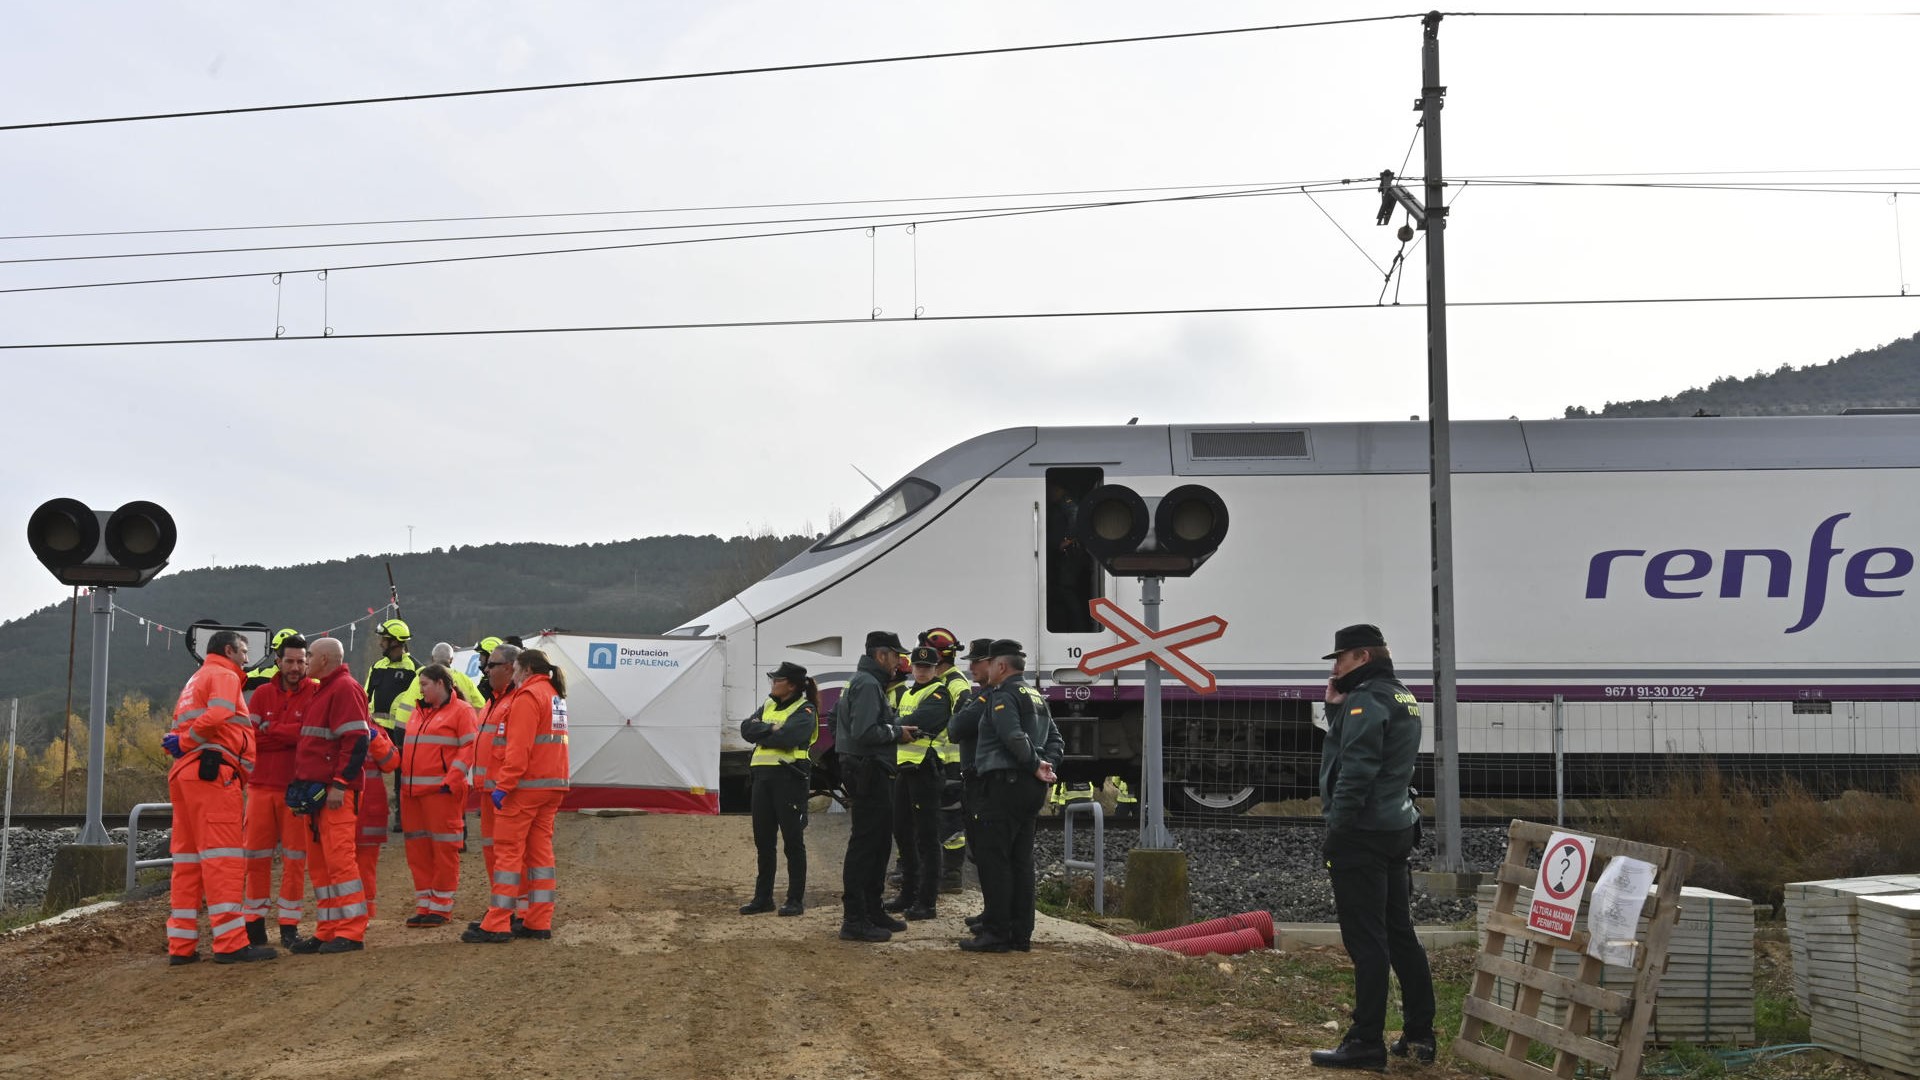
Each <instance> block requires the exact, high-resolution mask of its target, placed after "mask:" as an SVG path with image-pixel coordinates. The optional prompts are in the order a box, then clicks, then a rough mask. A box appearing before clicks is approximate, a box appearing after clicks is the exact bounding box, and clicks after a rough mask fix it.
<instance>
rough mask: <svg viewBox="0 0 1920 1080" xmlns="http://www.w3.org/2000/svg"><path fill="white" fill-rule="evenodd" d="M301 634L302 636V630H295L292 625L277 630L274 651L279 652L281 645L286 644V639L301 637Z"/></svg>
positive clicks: (274, 638) (274, 636)
mask: <svg viewBox="0 0 1920 1080" xmlns="http://www.w3.org/2000/svg"><path fill="white" fill-rule="evenodd" d="M299 636H300V631H298V630H295V629H294V628H293V627H291V626H289V627H287V628H286V629H284V630H279V631H276V632H275V633H274V635H273V646H272V648H273V651H274V652H279V651H280V646H282V645H284V644H286V641H287V639H288V638H290V637H299Z"/></svg>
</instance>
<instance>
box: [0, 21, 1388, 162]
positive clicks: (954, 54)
mask: <svg viewBox="0 0 1920 1080" xmlns="http://www.w3.org/2000/svg"><path fill="white" fill-rule="evenodd" d="M1422 15H1423V13H1422V12H1400V13H1397V14H1390V15H1362V16H1354V17H1351V18H1343V19H1315V20H1311V21H1305V22H1293V23H1270V24H1266V25H1262V26H1237V27H1228V28H1224V29H1214V30H1184V31H1175V32H1171V33H1164V34H1135V35H1131V36H1127V37H1113V38H1090V39H1085V40H1079V41H1055V42H1046V43H1042V44H1037V45H1003V46H995V47H989V48H980V49H954V50H949V51H945V52H931V53H913V54H907V55H898V56H873V57H862V58H859V59H851V60H817V61H811V62H807V63H795V64H769V65H764V66H760V67H739V68H722V69H717V70H710V71H686V72H679V73H675V74H670V75H635V76H629V77H624V78H616V79H581V80H577V81H572V82H555V83H539V84H535V85H531V86H496V87H487V88H484V89H478V90H445V91H439V92H432V93H421V94H392V95H386V96H380V97H358V98H337V99H333V100H328V101H303V102H294V103H290V104H281V105H246V106H239V107H236V108H230V109H192V110H184V111H180V112H161V113H143V114H136V115H126V116H99V117H91V118H87V119H78V120H41V121H35V122H31V123H21V124H0V132H7V131H36V130H45V129H48V128H66V127H86V126H94V125H100V124H132V123H142V122H146V121H152V120H188V119H194V118H200V117H212V116H239V115H244V114H248V113H269V112H292V111H297V110H308V109H336V108H344V107H348V106H359V105H390V104H398V103H401V102H415V101H445V100H451V99H454V98H472V97H494V96H501V95H507V94H536V93H547V92H551V91H556V90H584V89H591V88H595V87H607V86H640V85H644V84H647V83H664V82H687V81H691V80H697V79H723V78H736V77H740V76H746V75H777V74H791V73H794V72H801V71H825V70H829V69H833V68H853V67H873V66H877V65H882V64H907V63H919V62H924V61H930V60H958V59H964V58H968V57H977V56H1010V55H1014V54H1018V53H1038V52H1054V51H1060V50H1065V49H1088V48H1100V47H1105V46H1112V45H1141V44H1146V43H1149V42H1159V41H1189V40H1195V39H1199V38H1214V37H1228V36H1232V35H1236V34H1264V33H1272V32H1275V31H1280V30H1307V29H1313V28H1317V27H1329V26H1356V25H1359V24H1362V23H1380V22H1394V21H1397V20H1402V19H1417V18H1420V17H1422Z"/></svg>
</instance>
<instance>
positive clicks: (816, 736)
mask: <svg viewBox="0 0 1920 1080" xmlns="http://www.w3.org/2000/svg"><path fill="white" fill-rule="evenodd" d="M806 703H807V697H806V695H805V694H797V695H795V696H794V699H793V704H791V705H788V706H787V707H786V708H784V709H782V708H778V707H777V706H776V705H775V703H774V700H773V699H772V698H768V699H767V700H766V703H765V704H763V705H761V706H760V719H761V720H763V721H765V722H766V723H768V724H771V725H773V726H774V727H780V726H781V725H783V724H785V723H786V722H787V718H788V717H790V716H792V715H793V714H794V713H797V712H799V711H800V709H801V707H802V706H804V705H806ZM819 741H820V725H819V724H817V723H816V724H815V725H814V726H813V737H812V738H810V739H808V740H807V746H806V747H801V748H799V749H794V750H775V749H771V748H769V747H765V746H756V747H754V748H753V760H752V761H749V762H748V763H747V765H748V767H749V768H751V767H753V766H755V765H784V764H786V763H787V762H789V761H805V760H807V748H808V747H811V746H813V744H814V743H817V742H819Z"/></svg>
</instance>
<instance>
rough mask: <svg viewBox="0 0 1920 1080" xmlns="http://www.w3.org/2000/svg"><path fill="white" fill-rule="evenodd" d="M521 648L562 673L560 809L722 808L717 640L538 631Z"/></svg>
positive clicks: (722, 666) (721, 670) (722, 662)
mask: <svg viewBox="0 0 1920 1080" xmlns="http://www.w3.org/2000/svg"><path fill="white" fill-rule="evenodd" d="M528 644H529V645H530V646H533V647H536V648H539V649H541V650H542V651H544V652H545V653H546V654H547V656H548V658H549V659H551V660H552V661H553V662H554V664H555V665H556V666H557V667H559V668H560V669H561V670H562V671H564V672H566V676H567V714H568V724H569V730H568V733H567V734H568V738H567V749H568V752H569V757H570V758H571V760H572V765H573V779H572V790H571V791H569V792H568V793H567V801H566V804H565V805H566V807H567V808H568V809H573V810H580V809H590V808H598V807H633V808H640V809H647V810H655V811H662V812H667V813H683V814H717V813H719V812H720V794H719V792H720V725H719V724H717V723H715V721H714V718H715V717H717V716H719V715H721V714H722V712H723V710H724V703H723V694H724V692H725V673H726V659H725V656H724V654H723V653H722V651H721V648H720V644H721V642H720V639H718V638H688V637H594V636H588V635H577V634H543V635H541V636H540V638H539V639H537V640H534V641H529V642H528Z"/></svg>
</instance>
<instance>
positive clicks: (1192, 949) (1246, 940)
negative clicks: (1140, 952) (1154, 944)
mask: <svg viewBox="0 0 1920 1080" xmlns="http://www.w3.org/2000/svg"><path fill="white" fill-rule="evenodd" d="M1266 947H1267V942H1266V939H1265V938H1262V937H1261V936H1260V931H1258V930H1251V929H1248V930H1235V931H1232V932H1231V933H1226V934H1205V935H1202V936H1200V937H1190V938H1181V939H1180V940H1178V941H1169V942H1165V943H1163V944H1162V945H1161V946H1160V948H1162V949H1170V950H1172V951H1173V952H1177V953H1183V954H1185V955H1187V956H1205V955H1207V954H1208V953H1219V954H1220V955H1221V956H1238V955H1239V954H1241V953H1245V952H1257V951H1259V950H1261V949H1264V948H1266Z"/></svg>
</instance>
